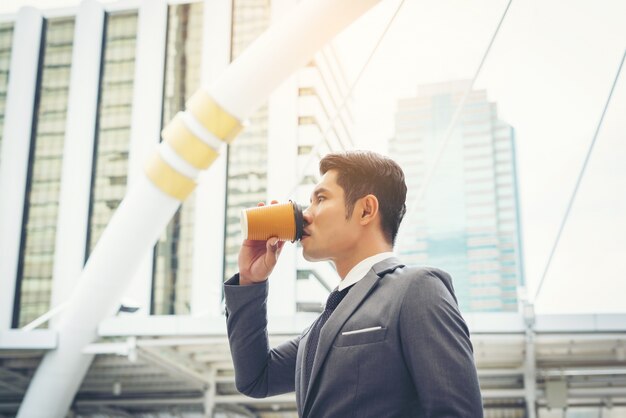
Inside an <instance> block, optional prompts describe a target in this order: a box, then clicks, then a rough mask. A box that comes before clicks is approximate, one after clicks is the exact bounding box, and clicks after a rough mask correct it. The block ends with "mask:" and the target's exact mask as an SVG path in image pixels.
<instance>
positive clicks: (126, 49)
mask: <svg viewBox="0 0 626 418" xmlns="http://www.w3.org/2000/svg"><path fill="white" fill-rule="evenodd" d="M136 37H137V12H136V11H132V12H123V13H112V14H109V15H107V20H106V25H105V43H104V51H103V63H102V74H101V76H100V99H99V104H98V122H97V128H96V141H95V149H94V161H93V177H92V187H91V202H90V203H91V204H90V214H89V229H88V234H89V235H88V240H87V254H86V257H85V258H87V257H88V256H89V254H90V253H91V251H92V250H93V248H94V247H95V245H96V243H97V242H98V239H99V238H100V235H101V234H102V232H103V231H104V228H105V227H106V226H107V224H108V223H109V220H110V219H111V216H112V215H113V213H114V212H115V210H116V209H117V207H118V206H119V204H120V202H121V201H122V199H123V198H124V194H125V193H126V180H127V174H128V149H129V141H130V121H131V120H130V119H131V107H132V99H133V78H134V76H135V45H136Z"/></svg>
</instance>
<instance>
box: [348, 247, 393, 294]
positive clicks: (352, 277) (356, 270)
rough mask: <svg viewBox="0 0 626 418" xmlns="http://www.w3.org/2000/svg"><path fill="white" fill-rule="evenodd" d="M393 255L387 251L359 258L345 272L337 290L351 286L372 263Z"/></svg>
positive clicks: (368, 269) (363, 274)
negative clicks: (359, 260)
mask: <svg viewBox="0 0 626 418" xmlns="http://www.w3.org/2000/svg"><path fill="white" fill-rule="evenodd" d="M395 256H396V255H395V254H394V253H393V252H391V251H388V252H385V253H378V254H376V255H373V256H371V257H367V258H366V259H364V260H361V262H359V263H358V264H357V265H356V266H354V267H352V270H350V271H349V272H348V274H346V277H345V278H344V279H343V280H342V281H341V282H340V283H339V287H338V288H337V290H339V291H342V290H343V289H345V288H346V287H348V286H352V285H353V284H355V283H356V282H358V281H359V280H361V279H362V278H363V277H364V276H365V275H366V274H367V272H368V271H370V269H371V268H372V267H373V266H374V264H376V263H378V262H380V261H383V260H386V259H388V258H391V257H395Z"/></svg>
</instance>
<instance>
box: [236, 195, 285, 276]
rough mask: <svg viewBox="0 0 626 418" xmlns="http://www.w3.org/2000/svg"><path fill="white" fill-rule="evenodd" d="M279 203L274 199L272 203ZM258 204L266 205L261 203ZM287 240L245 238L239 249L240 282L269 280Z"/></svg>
mask: <svg viewBox="0 0 626 418" xmlns="http://www.w3.org/2000/svg"><path fill="white" fill-rule="evenodd" d="M276 203H278V202H277V201H276V200H272V205H273V204H276ZM258 206H265V204H264V203H259V204H258ZM284 245H285V241H279V240H278V238H276V237H272V238H270V239H268V240H267V241H253V240H249V239H247V240H244V241H243V244H242V245H241V249H240V250H239V284H240V285H244V286H245V285H249V284H255V283H261V282H264V281H265V280H267V278H268V276H269V275H270V273H271V272H272V270H274V267H275V266H276V262H277V261H278V256H279V255H280V252H281V250H282V249H283V246H284Z"/></svg>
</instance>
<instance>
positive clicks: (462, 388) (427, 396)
mask: <svg viewBox="0 0 626 418" xmlns="http://www.w3.org/2000/svg"><path fill="white" fill-rule="evenodd" d="M409 280H410V283H409V285H408V289H407V292H406V293H405V295H404V300H403V302H402V305H401V307H400V338H401V341H402V351H403V355H404V358H405V361H406V364H407V367H408V368H409V372H410V373H411V377H412V379H413V383H414V385H415V388H416V390H417V394H418V397H419V403H420V405H421V406H422V408H423V410H422V411H421V412H422V414H421V415H420V416H424V417H438V418H439V417H441V418H443V417H446V418H447V417H471V418H475V417H482V416H483V408H482V400H481V395H480V387H479V385H478V376H477V373H476V366H475V364H474V357H473V349H472V344H471V342H470V338H469V331H468V329H467V325H466V324H465V321H464V320H463V318H462V317H461V314H460V312H459V309H458V306H457V304H456V300H455V297H454V295H453V293H452V292H453V290H452V282H451V279H450V276H449V275H448V274H447V273H445V272H443V271H440V270H425V269H420V270H418V272H417V273H416V275H415V276H414V277H410V278H409Z"/></svg>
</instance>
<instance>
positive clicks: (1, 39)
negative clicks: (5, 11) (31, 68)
mask: <svg viewBox="0 0 626 418" xmlns="http://www.w3.org/2000/svg"><path fill="white" fill-rule="evenodd" d="M12 42H13V23H0V152H1V151H2V132H3V131H4V112H5V109H6V101H7V87H8V84H9V67H10V64H11V43H12Z"/></svg>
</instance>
